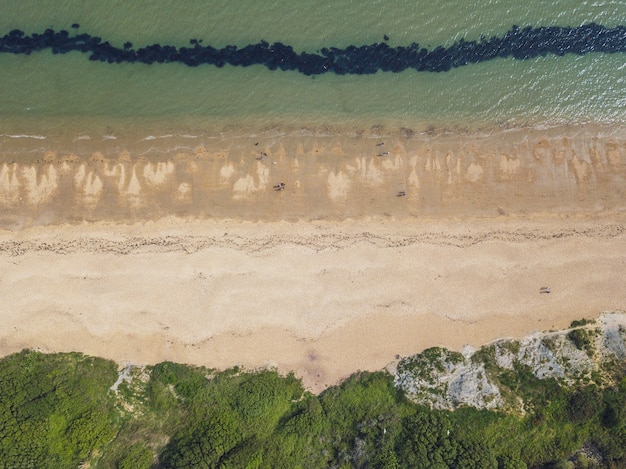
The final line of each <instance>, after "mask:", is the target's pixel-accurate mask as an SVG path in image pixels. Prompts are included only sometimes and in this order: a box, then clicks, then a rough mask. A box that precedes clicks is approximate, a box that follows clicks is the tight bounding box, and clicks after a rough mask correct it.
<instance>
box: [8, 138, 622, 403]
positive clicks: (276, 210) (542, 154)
mask: <svg viewBox="0 0 626 469" xmlns="http://www.w3.org/2000/svg"><path fill="white" fill-rule="evenodd" d="M625 136H626V132H624V133H623V134H622V133H621V131H620V129H611V130H610V132H607V131H604V130H602V129H593V131H589V130H585V129H551V130H545V131H511V132H502V133H498V134H494V135H489V134H485V135H475V134H471V135H470V134H445V133H442V134H433V135H412V134H411V133H409V132H407V131H398V132H395V133H394V132H387V133H385V132H378V133H376V132H374V131H372V130H369V131H368V132H365V133H362V134H359V133H357V134H355V135H351V136H346V135H342V136H333V135H320V134H315V135H312V134H308V133H307V134H304V133H303V134H302V135H259V136H247V137H238V138H219V139H218V138H215V139H205V140H203V141H193V144H192V145H190V144H186V146H185V145H179V144H178V143H177V142H174V141H172V140H171V139H168V140H167V142H166V143H164V142H161V141H159V140H158V139H155V140H152V139H149V140H141V141H140V140H137V139H135V140H133V141H131V140H125V141H119V140H118V141H115V142H114V143H112V142H109V141H105V142H102V141H95V140H94V139H91V140H89V141H83V140H80V141H64V142H49V141H48V142H45V143H44V144H43V145H41V142H37V145H38V146H37V147H36V148H35V146H34V145H33V144H32V142H30V143H27V144H25V143H23V142H19V144H17V143H16V144H14V148H13V147H11V146H7V145H4V146H3V151H4V153H3V154H0V229H2V231H0V263H1V267H2V272H3V276H2V280H1V281H0V295H1V297H2V298H3V301H2V306H0V311H1V312H2V317H3V324H2V326H1V328H0V353H2V354H8V353H11V352H14V351H18V350H20V349H22V348H24V347H32V348H40V349H41V350H45V351H67V350H77V351H81V352H85V353H90V354H95V355H100V356H105V357H109V358H113V359H116V360H128V361H131V362H134V363H156V362H159V361H162V360H173V361H179V362H186V363H196V364H202V365H206V366H209V367H218V368H224V367H229V366H233V365H236V364H241V365H244V366H245V367H247V368H255V367H259V366H276V367H278V368H279V369H280V370H281V371H285V372H286V371H291V370H293V371H295V372H296V373H297V374H298V375H299V376H301V377H302V378H303V380H304V382H305V384H306V385H307V386H308V387H309V388H310V389H312V390H314V391H320V390H322V389H323V388H324V387H326V386H328V385H331V384H334V383H336V382H338V381H339V380H340V379H341V378H343V377H345V376H347V375H349V374H350V373H352V372H354V371H356V370H359V369H360V370H364V369H367V370H375V369H381V368H382V367H384V366H386V365H388V364H390V363H393V362H394V360H396V356H398V355H400V356H404V355H408V354H412V353H416V352H419V351H421V350H422V349H424V348H426V347H429V346H434V345H443V346H447V347H452V348H455V349H458V348H459V347H461V346H462V345H464V344H466V343H469V344H473V345H480V344H482V343H485V342H487V341H490V340H493V339H496V338H498V337H504V336H513V337H519V336H522V335H524V334H526V333H528V332H530V331H532V330H539V329H552V328H560V327H564V326H567V325H568V324H569V323H570V322H571V321H572V320H574V319H579V318H581V317H584V316H586V317H593V316H597V315H598V314H600V313H601V312H602V311H604V310H614V309H623V308H624V305H625V304H626V290H624V289H623V288H622V287H623V282H622V279H623V278H626V260H625V258H624V256H623V253H624V252H626V234H625V233H624V219H625V217H626V210H625V207H626V202H625V200H626V199H625V198H624V191H625V190H626V184H625V182H624V181H625V179H624V178H625V176H626V167H625V164H624V163H625V162H626V138H625ZM383 142H384V145H383V144H382V143H383ZM29 145H30V148H29ZM281 182H282V183H284V184H285V187H284V190H275V189H274V187H273V186H275V185H278V184H280V183H281ZM543 286H549V287H550V288H551V293H550V294H541V293H539V289H540V288H541V287H543Z"/></svg>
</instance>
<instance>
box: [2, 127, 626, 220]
mask: <svg viewBox="0 0 626 469" xmlns="http://www.w3.org/2000/svg"><path fill="white" fill-rule="evenodd" d="M377 132H379V133H377ZM427 133H428V132H427ZM430 133H431V135H427V134H420V135H418V136H416V135H415V134H413V133H412V131H410V130H408V129H404V130H402V129H401V130H397V131H395V132H386V131H385V130H384V129H377V128H373V129H370V130H369V131H368V132H367V133H366V132H365V131H363V132H362V133H357V134H355V135H352V136H349V135H332V134H331V135H330V136H328V135H319V134H317V135H315V134H300V135H293V134H292V135H276V134H269V135H263V136H258V135H250V136H246V137H237V138H231V137H225V136H222V137H219V138H218V137H217V136H216V137H211V138H208V137H194V138H191V137H175V136H174V135H173V134H171V135H172V137H169V136H168V135H170V134H164V135H165V136H164V137H163V138H160V139H159V138H156V137H154V139H152V138H150V139H148V140H146V138H147V137H143V139H142V140H137V139H136V138H135V139H134V140H133V139H130V138H125V139H117V138H115V139H114V138H107V139H105V140H102V141H92V140H90V139H86V138H85V139H82V140H77V141H73V142H67V141H66V143H65V145H70V146H72V147H73V148H74V150H75V151H73V150H71V149H70V150H68V149H62V147H63V145H62V144H61V143H57V145H59V147H55V146H54V145H55V144H54V142H53V141H48V140H38V139H35V140H34V141H33V139H26V140H24V139H22V138H17V139H12V141H11V142H9V143H7V142H6V141H5V142H3V144H2V146H1V148H2V152H1V153H0V209H1V210H2V213H3V216H2V217H1V219H0V229H10V230H20V229H22V228H25V227H29V226H36V225H48V224H57V223H80V222H82V221H90V222H95V221H107V220H109V221H117V222H124V223H127V222H131V223H132V222H136V221H147V220H151V219H154V218H162V217H164V216H177V217H192V218H199V219H205V220H219V219H240V220H250V221H278V220H288V221H296V220H304V221H307V220H309V221H310V220H318V219H326V220H339V221H340V220H344V219H359V218H366V217H383V218H384V217H391V218H418V219H420V218H426V219H428V218H443V219H445V218H460V219H463V218H467V217H493V216H503V217H506V216H532V215H533V214H535V213H537V214H545V213H560V214H575V213H601V212H621V211H625V210H626V203H625V202H624V200H625V197H624V194H625V191H626V188H625V186H624V183H623V181H624V180H625V179H626V128H622V127H612V128H609V129H604V130H602V128H591V129H588V128H584V127H575V128H570V129H564V128H553V129H545V130H537V129H535V130H532V131H524V130H519V131H502V132H499V133H496V134H491V135H489V134H476V133H471V132H470V133H450V134H438V133H437V131H436V130H433V131H432V132H430ZM4 139H5V140H6V139H10V140H11V137H6V136H5V137H4ZM177 139H182V140H184V141H185V142H186V144H185V145H186V146H181V145H179V144H178V140H177ZM62 140H63V139H62ZM280 184H283V186H279V185H280ZM276 187H279V189H280V190H279V191H276ZM283 189H284V190H283Z"/></svg>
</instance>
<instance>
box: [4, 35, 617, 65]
mask: <svg viewBox="0 0 626 469" xmlns="http://www.w3.org/2000/svg"><path fill="white" fill-rule="evenodd" d="M72 27H73V28H75V29H77V28H79V25H78V24H73V25H72ZM387 39H388V38H387V37H386V36H385V41H386V40H387ZM201 42H202V41H201V40H198V39H191V40H190V44H191V47H176V46H173V45H161V44H152V45H149V46H146V47H142V48H138V49H133V44H132V43H130V42H126V43H125V44H124V46H123V48H118V47H115V46H113V45H111V44H110V43H109V42H107V41H104V42H103V41H102V38H100V37H97V36H91V35H89V34H85V33H82V34H76V35H71V34H70V33H69V32H68V31H66V30H61V31H54V30H52V29H47V30H45V31H44V32H43V33H42V34H37V33H34V34H31V35H26V34H25V33H24V32H23V31H20V30H18V29H15V30H13V31H11V32H9V34H7V35H5V36H3V37H2V38H0V53H12V54H24V55H28V54H30V53H32V52H37V51H41V50H45V49H51V50H52V52H53V53H54V54H65V53H68V52H72V51H79V52H82V53H85V54H89V60H93V61H100V62H107V63H110V64H114V63H134V62H138V63H144V64H153V63H181V64H185V65H187V66H190V67H196V66H199V65H203V64H209V65H214V66H216V67H223V66H224V65H233V66H240V67H248V66H251V65H263V66H265V67H267V68H268V69H270V70H283V71H287V70H292V71H297V72H300V73H303V74H305V75H319V74H323V73H336V74H339V75H344V74H356V75H366V74H373V73H376V72H378V71H384V72H402V71H404V70H407V69H414V70H417V71H420V72H422V71H427V72H445V71H449V70H451V69H453V68H457V67H461V66H465V65H469V64H475V63H480V62H486V61H489V60H493V59H496V58H514V59H518V60H528V59H532V58H536V57H543V56H546V55H556V56H563V55H565V54H577V55H584V54H588V53H590V52H601V53H618V52H626V26H622V25H620V26H616V27H614V28H607V27H605V26H602V25H598V24H596V23H589V24H586V25H581V26H577V27H563V26H547V27H531V26H526V27H524V28H520V27H519V26H513V27H512V28H511V29H509V31H508V32H506V33H505V34H504V35H503V36H501V37H499V36H492V37H491V38H486V37H481V38H480V40H478V41H466V40H464V39H461V40H460V41H458V42H456V43H454V44H453V45H451V46H449V47H445V46H438V47H435V48H433V49H426V48H421V47H420V46H419V44H417V43H413V44H410V45H409V46H406V47H405V46H398V47H391V46H389V45H388V44H387V43H386V42H380V43H375V44H370V45H361V46H353V45H351V46H348V47H346V48H343V49H342V48H336V47H330V48H322V49H321V50H320V51H318V52H317V53H309V52H300V53H297V52H295V51H294V50H293V48H292V47H291V46H289V45H286V44H282V43H281V42H275V43H273V44H269V43H267V42H266V41H261V42H259V43H257V44H249V45H247V46H244V47H238V46H234V45H229V46H226V47H223V48H221V49H216V48H214V47H211V46H203V45H201Z"/></svg>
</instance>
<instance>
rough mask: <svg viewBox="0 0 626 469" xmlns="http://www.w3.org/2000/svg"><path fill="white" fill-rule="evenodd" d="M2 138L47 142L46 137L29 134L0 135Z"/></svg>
mask: <svg viewBox="0 0 626 469" xmlns="http://www.w3.org/2000/svg"><path fill="white" fill-rule="evenodd" d="M0 137H8V138H31V139H33V140H45V139H46V138H47V137H46V136H45V135H28V134H17V135H12V134H0Z"/></svg>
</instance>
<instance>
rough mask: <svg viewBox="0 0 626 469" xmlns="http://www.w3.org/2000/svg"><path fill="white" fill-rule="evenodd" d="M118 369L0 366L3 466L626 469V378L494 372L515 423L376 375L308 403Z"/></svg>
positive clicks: (191, 370)
mask: <svg viewBox="0 0 626 469" xmlns="http://www.w3.org/2000/svg"><path fill="white" fill-rule="evenodd" d="M433 353H434V352H433ZM440 355H441V353H440V351H437V356H440ZM115 368H116V367H115V365H114V364H113V363H112V362H108V361H105V360H101V359H97V358H90V357H85V356H83V355H80V354H58V355H43V354H40V353H36V352H30V351H24V352H22V353H20V354H16V355H12V356H10V357H6V358H4V359H2V360H0V392H1V393H2V394H1V395H2V400H1V402H0V417H1V418H0V467H3V468H4V467H6V468H22V467H24V468H31V467H33V468H46V467H54V468H76V467H79V466H80V465H81V464H85V463H88V465H89V467H92V468H94V469H98V468H110V469H128V468H137V469H148V468H154V469H156V468H262V467H263V468H264V467H289V468H318V467H319V468H323V467H334V468H348V467H358V468H381V469H382V468H385V469H391V468H404V467H420V468H421V467H423V468H430V467H432V468H446V467H450V468H494V469H496V468H497V469H522V468H548V467H570V468H572V467H573V468H583V467H594V466H593V465H594V461H593V459H588V458H587V457H586V456H585V454H583V453H581V452H580V449H581V448H583V447H591V448H596V449H597V451H599V452H600V453H601V454H602V456H603V458H604V460H603V465H604V466H606V467H625V466H626V380H623V381H622V382H621V383H620V385H618V386H614V387H611V388H600V387H597V386H595V385H593V386H586V387H582V388H578V389H572V390H570V389H566V388H563V387H561V386H559V385H558V383H556V382H555V381H553V380H538V379H537V378H535V377H534V376H532V373H529V371H528V370H527V369H525V368H524V367H518V368H519V369H516V370H513V371H507V373H508V374H507V375H506V376H501V377H500V379H501V380H502V381H506V382H507V385H508V386H509V387H510V388H511V389H517V390H518V391H519V393H520V395H523V396H524V399H525V401H528V402H529V403H530V405H529V407H528V412H527V413H526V414H524V415H516V414H511V413H505V412H494V411H484V410H476V409H474V408H469V407H465V408H460V409H457V410H455V411H437V410H431V409H429V408H425V407H422V406H418V405H415V404H413V403H411V402H410V401H408V400H407V399H406V398H405V396H404V395H403V394H402V393H401V392H400V391H399V390H398V389H397V388H396V387H395V386H394V384H393V378H392V376H390V375H389V374H387V373H383V372H379V373H365V372H362V373H356V374H354V375H352V376H351V377H349V378H348V379H346V380H345V381H344V382H343V383H341V384H340V385H337V386H334V387H331V388H329V389H327V390H326V391H325V392H323V393H322V394H320V395H317V396H316V395H313V394H311V393H308V392H305V391H304V390H303V388H302V385H301V383H300V381H299V380H298V379H296V378H295V377H294V376H293V375H288V376H280V375H279V374H277V373H275V372H273V371H259V372H249V373H245V372H242V371H241V370H238V369H232V370H228V371H226V372H221V373H216V372H213V371H211V370H207V369H205V368H198V367H191V366H185V365H179V364H175V363H169V362H166V363H161V364H159V365H156V366H154V367H152V368H151V369H148V370H147V371H148V373H149V376H150V377H149V379H148V380H147V381H146V380H144V381H141V380H132V381H131V382H130V383H125V384H124V386H120V391H118V393H117V394H114V393H113V392H112V391H111V390H110V387H111V385H112V384H113V383H114V382H115V380H116V379H117V371H116V369H115ZM122 389H124V391H123V392H122ZM131 398H132V400H129V399H131Z"/></svg>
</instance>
